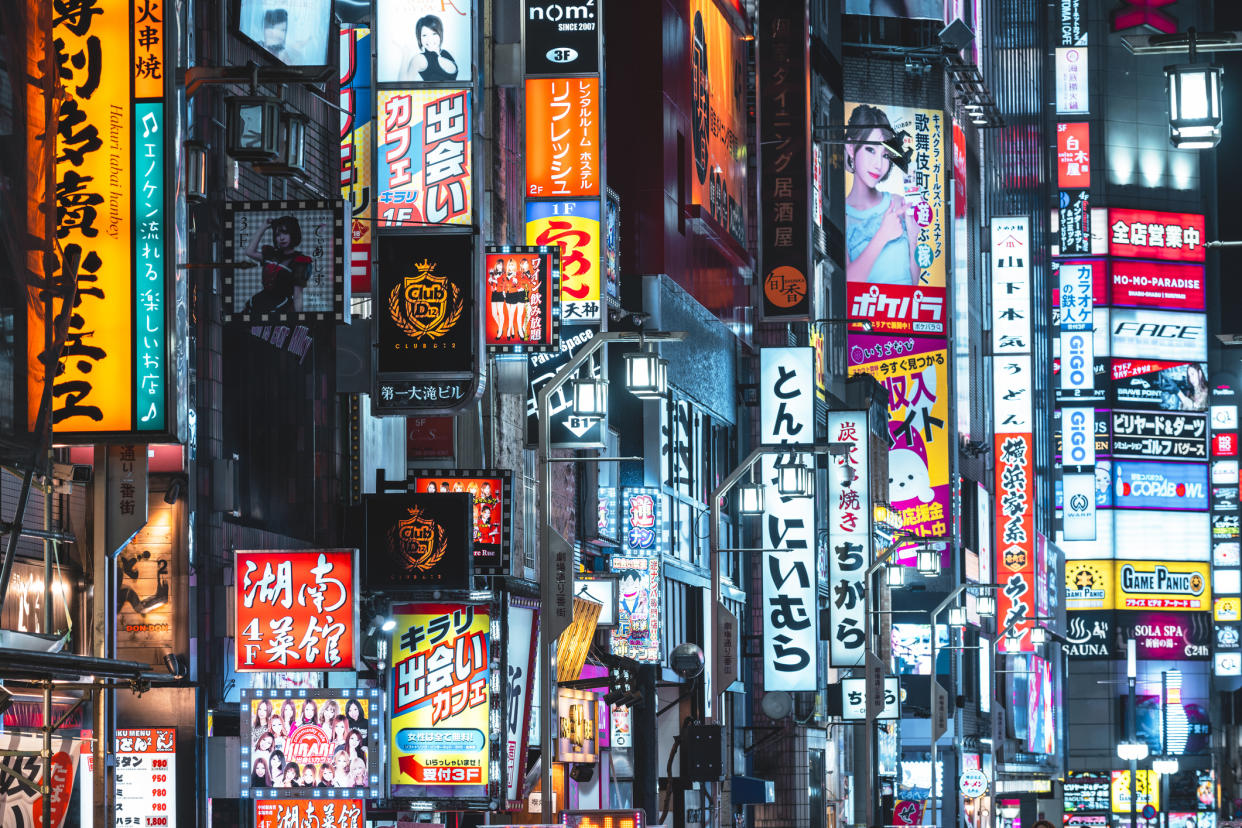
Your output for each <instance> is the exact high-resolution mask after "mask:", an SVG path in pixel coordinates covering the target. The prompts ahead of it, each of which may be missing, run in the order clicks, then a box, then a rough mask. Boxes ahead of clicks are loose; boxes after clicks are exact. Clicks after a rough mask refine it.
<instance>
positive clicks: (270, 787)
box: [241, 687, 383, 800]
mask: <svg viewBox="0 0 1242 828" xmlns="http://www.w3.org/2000/svg"><path fill="white" fill-rule="evenodd" d="M241 702H242V708H241V719H242V727H241V796H242V798H243V799H274V798H277V797H279V798H282V799H303V800H305V799H319V798H320V797H329V798H331V797H334V796H343V797H358V798H364V797H365V798H368V799H374V798H375V797H376V796H378V795H379V787H380V785H379V772H378V770H377V768H378V763H379V753H380V745H379V740H380V733H381V730H380V722H381V720H382V717H383V709H382V707H381V706H380V690H379V688H376V687H371V688H358V689H331V690H329V689H308V688H298V689H281V690H277V689H252V688H243V689H242V691H241Z"/></svg>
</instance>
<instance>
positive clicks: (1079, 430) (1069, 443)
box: [1061, 408, 1095, 467]
mask: <svg viewBox="0 0 1242 828" xmlns="http://www.w3.org/2000/svg"><path fill="white" fill-rule="evenodd" d="M1061 465H1063V466H1078V467H1082V466H1094V465H1095V409H1094V408H1063V409H1062V410H1061Z"/></svg>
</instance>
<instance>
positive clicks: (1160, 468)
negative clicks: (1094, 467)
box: [1113, 460, 1210, 510]
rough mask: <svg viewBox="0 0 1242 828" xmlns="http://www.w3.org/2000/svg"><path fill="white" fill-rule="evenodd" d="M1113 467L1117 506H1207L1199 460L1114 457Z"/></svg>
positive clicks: (1205, 478) (1203, 470)
mask: <svg viewBox="0 0 1242 828" xmlns="http://www.w3.org/2000/svg"><path fill="white" fill-rule="evenodd" d="M1113 467H1114V468H1113V498H1114V502H1115V503H1116V506H1117V508H1118V509H1187V510H1200V509H1202V510H1206V509H1207V508H1208V495H1209V492H1210V489H1209V487H1208V474H1207V466H1206V465H1205V464H1203V463H1165V462H1159V461H1133V460H1117V461H1115V462H1114V463H1113Z"/></svg>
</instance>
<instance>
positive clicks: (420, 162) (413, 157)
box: [376, 89, 474, 227]
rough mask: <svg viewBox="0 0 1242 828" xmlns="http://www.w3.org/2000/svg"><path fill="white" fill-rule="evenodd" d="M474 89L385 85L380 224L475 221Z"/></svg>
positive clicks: (380, 109) (380, 103) (380, 114)
mask: <svg viewBox="0 0 1242 828" xmlns="http://www.w3.org/2000/svg"><path fill="white" fill-rule="evenodd" d="M470 104H471V101H470V90H469V89H418V90H414V89H382V90H380V91H379V93H378V94H377V100H376V113H377V115H376V117H377V119H378V123H377V138H376V144H377V147H376V156H377V157H376V164H377V166H376V172H377V177H378V182H377V184H378V191H377V196H376V200H377V201H378V210H379V220H380V225H379V226H380V227H425V226H427V225H442V224H451V225H462V226H466V227H468V226H470V223H471V222H472V221H473V218H474V212H473V206H474V205H473V203H472V198H471V189H472V187H473V184H472V181H471V166H472V164H473V163H474V162H473V153H472V152H471V136H472V134H473V133H472V129H473V128H472V126H471V123H470Z"/></svg>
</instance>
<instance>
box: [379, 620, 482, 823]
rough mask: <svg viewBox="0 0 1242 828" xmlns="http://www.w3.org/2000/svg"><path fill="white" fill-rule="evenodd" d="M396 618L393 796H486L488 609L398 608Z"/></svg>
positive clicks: (391, 761) (391, 747)
mask: <svg viewBox="0 0 1242 828" xmlns="http://www.w3.org/2000/svg"><path fill="white" fill-rule="evenodd" d="M392 613H393V617H394V618H396V620H397V626H396V628H395V629H394V630H393V632H392V665H393V666H392V685H391V686H392V696H391V698H390V704H391V707H392V714H391V735H390V741H389V751H390V754H389V766H390V777H389V781H390V783H391V786H392V788H391V790H392V795H393V796H423V797H426V796H433V797H436V798H438V799H439V798H454V797H464V796H482V795H484V794H485V793H486V788H487V786H488V782H489V781H490V777H489V768H490V766H491V751H490V748H489V746H490V744H491V738H492V728H491V722H490V716H489V713H490V710H491V689H490V684H489V676H490V668H491V665H490V663H489V662H490V652H491V638H490V624H491V619H490V616H489V611H488V607H487V606H485V605H481V604H401V605H397V606H394V607H393V608H392Z"/></svg>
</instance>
